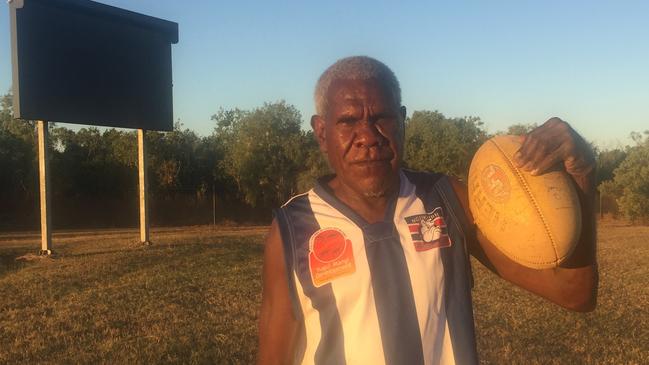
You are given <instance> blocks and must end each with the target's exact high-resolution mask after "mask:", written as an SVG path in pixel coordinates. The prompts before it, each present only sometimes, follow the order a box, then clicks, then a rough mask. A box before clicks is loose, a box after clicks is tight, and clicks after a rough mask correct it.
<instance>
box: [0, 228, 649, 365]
mask: <svg viewBox="0 0 649 365" xmlns="http://www.w3.org/2000/svg"><path fill="white" fill-rule="evenodd" d="M264 233H265V228H264V227H250V228H221V229H218V230H212V229H210V228H201V227H187V228H182V229H165V230H154V231H153V238H154V242H155V244H154V245H153V246H150V247H140V246H137V245H134V244H133V242H134V241H136V237H137V233H136V232H135V231H129V230H115V231H100V232H69V233H61V234H57V235H55V238H54V239H55V250H56V253H57V257H55V258H54V259H30V257H29V256H28V257H27V258H26V259H25V260H18V261H17V260H16V258H17V257H20V256H23V255H25V254H28V253H33V252H35V251H36V250H37V249H38V247H39V243H38V239H37V237H35V236H33V235H26V234H13V235H11V234H4V235H0V363H3V364H4V363H30V364H33V363H111V364H131V363H147V364H149V363H194V364H199V363H219V364H221V363H224V364H228V363H236V364H249V363H252V362H253V361H254V358H255V353H256V342H257V338H256V325H257V323H256V322H257V310H258V305H259V301H260V298H261V295H260V292H261V290H260V288H261V280H260V270H261V262H262V260H261V255H262V251H263V246H262V245H261V243H262V241H263V236H264ZM599 237H600V249H599V258H600V271H601V280H600V295H599V305H598V308H597V310H595V311H594V312H592V313H587V314H576V313H571V312H568V311H565V310H562V309H560V308H558V307H555V306H553V305H551V304H548V303H546V302H545V301H543V300H542V299H538V298H536V297H534V296H532V295H530V294H527V293H525V292H523V291H521V290H518V289H516V288H513V287H511V286H510V285H508V284H507V283H504V282H502V281H501V280H498V279H496V278H495V277H494V276H493V275H491V274H489V273H488V272H486V270H484V269H482V268H481V267H478V265H474V267H475V278H476V285H475V289H474V293H473V294H474V304H475V314H476V326H477V336H478V347H479V348H478V351H479V353H480V356H481V361H482V362H483V363H488V364H530V363H533V364H534V363H538V364H580V363H589V364H647V363H649V269H648V267H647V263H648V262H649V227H631V226H626V225H623V224H619V223H618V224H616V223H606V224H603V225H601V228H600V236H599Z"/></svg>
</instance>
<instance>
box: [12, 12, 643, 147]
mask: <svg viewBox="0 0 649 365" xmlns="http://www.w3.org/2000/svg"><path fill="white" fill-rule="evenodd" d="M26 1H29V0H26ZM100 2H102V3H104V4H108V5H113V6H117V7H121V8H125V9H128V10H131V11H135V12H139V13H144V14H147V15H151V16H155V17H158V18H162V19H166V20H171V21H174V22H177V23H178V24H179V36H180V40H179V43H178V44H175V45H173V46H172V54H173V56H172V57H173V59H172V62H173V81H174V91H173V94H174V120H180V121H181V122H182V123H183V124H184V126H185V127H187V128H190V129H193V130H195V131H196V132H197V133H199V134H200V135H208V134H210V133H211V132H212V129H213V127H214V124H213V122H212V121H211V120H210V116H211V115H213V114H215V113H216V112H217V111H218V110H219V108H224V109H230V108H235V107H238V108H242V109H251V108H255V107H258V106H261V105H263V103H264V102H274V101H278V100H285V101H286V102H288V103H290V104H293V105H295V106H296V107H297V108H298V110H299V111H300V112H301V114H302V118H303V120H304V123H303V127H304V128H305V129H306V128H309V125H308V121H309V118H310V116H311V115H312V114H313V113H314V111H315V108H314V106H313V97H312V95H313V88H314V86H315V83H316V81H317V79H318V77H319V75H320V74H321V73H322V72H323V71H324V70H325V69H326V68H327V67H328V66H329V65H330V64H332V63H333V62H335V61H336V60H337V59H339V58H342V57H346V56H352V55H368V56H371V57H374V58H377V59H379V60H381V61H383V62H384V63H386V64H387V65H388V66H389V67H390V68H392V69H393V71H394V72H395V74H396V75H397V77H398V78H399V81H400V83H401V89H402V99H403V104H404V105H405V106H406V107H407V108H408V110H409V113H411V112H412V111H415V110H423V109H426V110H438V111H440V112H442V113H443V114H445V115H446V116H449V117H463V116H476V117H480V118H481V120H482V121H483V122H484V123H485V126H486V128H487V130H488V131H489V132H496V131H500V130H505V129H506V128H507V127H508V126H509V125H512V124H515V123H538V124H541V123H543V122H544V121H545V120H547V119H549V118H550V117H553V116H558V117H560V118H562V119H564V120H566V121H568V122H569V123H570V124H571V125H572V126H573V128H575V129H576V130H577V131H578V132H579V133H581V134H582V135H583V136H584V137H585V138H586V139H588V140H590V141H593V142H595V143H597V144H598V145H599V146H601V147H604V148H614V147H617V146H621V145H626V144H629V143H631V140H630V138H629V134H630V133H631V132H632V131H638V132H641V131H644V130H647V129H649V41H648V40H649V2H647V1H623V0H621V1H599V2H598V1H577V0H574V1H554V0H544V1H525V0H518V1H508V0H496V1H445V2H440V1H380V0H374V1H338V0H328V1H247V0H238V1H206V0H198V1H177V0H175V1H170V0H102V1H100ZM10 53H11V48H10V38H9V12H8V6H7V5H3V6H0V92H2V93H4V92H5V91H7V90H9V88H10V87H11V56H10ZM64 125H65V124H64Z"/></svg>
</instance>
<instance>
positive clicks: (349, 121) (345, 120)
mask: <svg viewBox="0 0 649 365" xmlns="http://www.w3.org/2000/svg"><path fill="white" fill-rule="evenodd" d="M355 121H356V119H354V118H340V119H338V123H339V124H353V123H354V122H355Z"/></svg>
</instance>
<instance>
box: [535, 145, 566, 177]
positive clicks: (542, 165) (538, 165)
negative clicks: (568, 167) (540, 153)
mask: <svg viewBox="0 0 649 365" xmlns="http://www.w3.org/2000/svg"><path fill="white" fill-rule="evenodd" d="M562 154H563V151H561V149H560V148H557V149H555V150H554V151H552V152H550V153H548V154H546V155H545V156H544V157H543V158H542V159H540V160H538V161H536V162H535V163H534V164H533V166H532V167H531V169H530V174H532V175H542V174H545V173H546V172H548V171H549V170H550V169H552V168H553V167H554V166H557V165H558V164H559V163H560V162H561V161H563V159H562Z"/></svg>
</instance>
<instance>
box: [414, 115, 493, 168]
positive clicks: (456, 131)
mask: <svg viewBox="0 0 649 365" xmlns="http://www.w3.org/2000/svg"><path fill="white" fill-rule="evenodd" d="M486 139H487V134H486V132H485V130H484V129H483V124H482V122H481V121H480V119H479V118H476V117H466V118H446V117H445V116H444V115H443V114H442V113H440V112H437V111H427V110H423V111H415V112H414V113H413V114H412V117H411V118H410V119H408V120H407V121H406V131H405V147H404V155H405V158H404V161H405V164H406V166H407V167H409V168H413V169H417V170H426V171H436V172H442V173H445V174H449V175H454V176H457V177H461V178H466V176H467V174H468V170H469V165H470V163H471V159H472V158H473V155H474V154H475V152H476V151H477V149H478V148H479V147H480V145H482V143H483V142H484V141H485V140H486Z"/></svg>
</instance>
